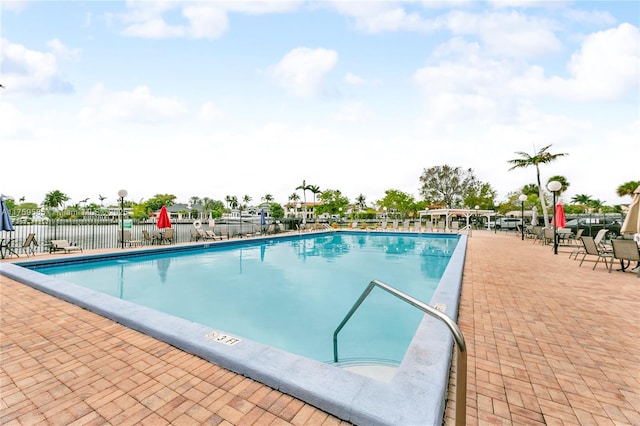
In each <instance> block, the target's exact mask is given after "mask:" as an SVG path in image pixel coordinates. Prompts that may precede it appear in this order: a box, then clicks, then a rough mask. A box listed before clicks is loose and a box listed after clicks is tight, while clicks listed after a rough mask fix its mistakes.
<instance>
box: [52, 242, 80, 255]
mask: <svg viewBox="0 0 640 426" xmlns="http://www.w3.org/2000/svg"><path fill="white" fill-rule="evenodd" d="M56 251H63V252H65V253H71V252H74V251H82V247H79V246H74V245H72V244H71V243H70V242H69V241H67V240H51V246H50V248H49V253H53V252H56Z"/></svg>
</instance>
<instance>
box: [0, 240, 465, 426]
mask: <svg viewBox="0 0 640 426" xmlns="http://www.w3.org/2000/svg"><path fill="white" fill-rule="evenodd" d="M416 235H417V234H416ZM301 236H302V237H305V236H308V235H305V234H302V235H301ZM269 238H270V239H273V238H274V237H269ZM284 238H291V236H286V237H284ZM234 243H236V242H235V241H231V242H229V243H228V244H234ZM238 243H247V241H238ZM225 245H227V244H225ZM202 246H203V245H202V244H195V245H192V246H187V247H190V248H194V247H202ZM204 246H206V244H204ZM466 247H467V236H466V235H461V236H460V240H459V242H458V244H457V245H456V248H455V250H454V253H453V255H452V257H451V259H450V261H449V264H448V265H447V268H446V270H445V272H444V275H443V276H442V279H441V280H440V283H439V285H438V287H437V289H436V291H435V292H434V295H433V297H432V299H431V300H430V302H429V303H430V305H432V306H434V305H435V304H444V305H445V306H446V311H445V313H446V314H447V315H448V316H450V317H451V318H453V319H454V320H455V319H456V318H457V314H458V302H459V297H460V291H461V285H462V273H463V268H464V260H465V254H466ZM176 249H178V248H177V247H173V248H172V249H170V250H176ZM121 253H122V254H124V252H121ZM154 253H157V251H156V250H154ZM115 255H117V254H115ZM104 256H105V255H86V256H82V257H81V258H84V259H90V258H96V257H97V258H101V257H104ZM76 259H77V258H76ZM69 260H70V259H69ZM47 261H49V260H48V259H47ZM51 261H52V262H56V261H60V260H58V259H54V260H51ZM62 261H64V259H63V260H62ZM67 261H68V260H67ZM35 262H36V261H33V260H32V261H25V262H20V265H27V264H30V263H35ZM39 262H44V261H43V260H39ZM0 274H2V275H4V276H7V277H8V278H11V279H14V280H16V281H19V282H21V283H24V284H26V285H29V286H31V287H33V288H36V289H38V290H40V291H43V292H45V293H47V294H50V295H53V296H55V297H57V298H60V299H62V300H66V301H68V302H70V303H73V304H75V305H78V306H81V307H83V308H85V309H88V310H90V311H92V312H95V313H97V314H100V315H102V316H105V317H107V318H110V319H112V320H114V321H116V322H118V323H121V324H123V325H125V326H127V327H130V328H132V329H135V330H138V331H141V332H143V333H145V334H148V335H150V336H152V337H155V338H157V339H159V340H162V341H165V342H167V343H169V344H171V345H173V346H176V347H178V348H180V349H182V350H184V351H186V352H189V353H192V354H194V355H198V356H200V357H202V358H204V359H206V360H208V361H211V362H214V363H216V364H218V365H220V366H222V367H224V368H227V369H229V370H231V371H234V372H236V373H239V374H242V375H244V376H247V377H250V378H252V379H254V380H257V381H259V382H261V383H264V384H266V385H268V386H270V387H272V388H274V389H277V390H279V391H281V392H284V393H287V394H289V395H291V396H293V397H295V398H298V399H300V400H302V401H305V402H307V403H309V404H311V405H313V406H315V407H318V408H320V409H322V410H324V411H326V412H328V413H330V414H332V415H334V416H336V417H339V418H341V419H343V420H346V421H349V422H351V423H354V424H358V425H371V426H377V425H380V426H383V425H385V426H386V425H398V426H413V425H416V426H417V425H439V424H442V419H443V415H444V409H445V402H446V401H445V399H446V395H447V388H448V382H449V368H450V365H451V355H452V348H453V338H452V336H451V334H450V332H449V330H448V329H447V327H446V326H445V325H444V324H442V323H440V322H438V321H437V320H435V319H433V318H431V317H430V316H427V315H425V317H424V318H423V320H422V322H421V323H420V325H419V327H418V329H417V331H416V334H415V335H414V338H413V340H412V342H411V344H410V346H409V348H408V350H407V353H406V355H405V357H404V359H403V361H402V363H401V365H400V367H399V368H398V371H397V373H396V374H395V376H394V377H393V379H392V380H391V381H390V382H388V383H385V382H381V381H377V380H374V379H371V378H367V377H364V376H362V375H359V374H356V373H353V372H350V371H347V370H345V369H340V368H337V367H335V366H332V365H329V364H324V363H322V362H319V361H315V360H311V359H309V358H305V357H301V356H298V355H294V354H291V353H289V352H285V351H283V350H280V349H277V348H274V347H270V346H267V345H264V344H261V343H258V342H254V341H251V340H248V339H246V338H244V337H242V342H240V343H239V344H236V345H233V346H228V345H225V344H223V343H219V342H216V341H214V340H211V339H210V338H207V337H206V335H207V334H208V333H210V332H211V331H219V332H224V331H222V330H213V329H212V328H211V327H206V326H203V325H201V324H198V323H195V322H191V321H187V320H184V319H180V318H177V317H174V316H171V315H168V314H164V313H161V312H158V311H155V310H153V309H150V308H145V307H143V306H140V305H136V304H134V303H131V302H128V301H126V300H121V299H118V298H116V297H113V296H109V295H106V294H103V293H99V292H97V291H94V290H90V289H88V288H85V287H81V286H78V285H75V284H71V283H68V282H66V281H63V280H59V279H56V278H53V277H49V276H47V275H44V274H40V273H38V272H35V271H32V270H30V269H27V268H23V267H21V266H19V265H18V264H8V263H3V264H0ZM239 337H241V336H239Z"/></svg>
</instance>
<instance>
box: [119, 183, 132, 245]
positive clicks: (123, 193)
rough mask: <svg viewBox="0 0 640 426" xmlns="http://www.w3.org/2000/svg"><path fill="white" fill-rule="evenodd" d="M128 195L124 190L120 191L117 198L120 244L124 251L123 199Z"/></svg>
mask: <svg viewBox="0 0 640 426" xmlns="http://www.w3.org/2000/svg"><path fill="white" fill-rule="evenodd" d="M128 194H129V193H128V192H127V190H126V189H121V190H120V191H118V197H120V244H122V248H123V249H124V197H126V196H127V195H128Z"/></svg>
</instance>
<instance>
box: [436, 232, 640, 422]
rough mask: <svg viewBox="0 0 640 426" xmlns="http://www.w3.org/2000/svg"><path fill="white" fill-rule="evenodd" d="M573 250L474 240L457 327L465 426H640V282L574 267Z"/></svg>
mask: <svg viewBox="0 0 640 426" xmlns="http://www.w3.org/2000/svg"><path fill="white" fill-rule="evenodd" d="M570 251H571V249H569V248H566V247H561V248H560V253H559V254H558V255H554V254H553V252H552V250H551V247H550V246H544V245H539V244H533V242H532V241H531V240H525V241H521V240H520V237H519V236H518V237H516V236H514V234H504V233H500V232H498V233H497V234H495V233H493V232H487V231H484V232H474V234H473V236H472V237H471V238H470V241H469V244H468V252H467V259H466V264H465V270H464V282H463V288H462V296H461V308H460V317H459V321H458V323H459V326H460V329H461V331H462V333H463V334H464V336H465V340H466V343H467V349H468V376H467V377H468V391H467V416H466V418H467V424H469V425H511V424H517V425H543V424H546V425H640V340H639V339H640V279H639V278H637V277H636V275H635V274H631V273H623V272H616V271H615V270H614V271H613V272H612V273H611V274H609V273H608V271H607V269H606V268H605V267H604V265H602V264H600V265H598V266H597V267H596V270H592V267H593V265H594V262H593V261H591V262H589V263H587V261H585V263H584V264H583V265H582V267H579V266H578V265H579V263H580V262H579V260H578V261H576V260H573V259H569V252H570ZM587 259H589V257H588V258H587ZM593 260H595V259H593ZM616 266H618V265H616ZM614 268H615V266H614ZM451 383H453V381H452V382H451ZM450 397H452V398H454V397H455V395H454V394H453V393H451V392H450ZM453 416H454V414H453V403H452V401H450V402H449V404H448V406H447V422H446V423H447V424H453V422H452V419H453Z"/></svg>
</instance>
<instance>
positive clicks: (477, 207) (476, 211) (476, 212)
mask: <svg viewBox="0 0 640 426" xmlns="http://www.w3.org/2000/svg"><path fill="white" fill-rule="evenodd" d="M474 209H475V214H474V219H475V220H476V222H477V221H478V210H479V209H480V206H478V205H476V206H475V207H474ZM469 236H470V237H471V236H472V235H471V223H469Z"/></svg>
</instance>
